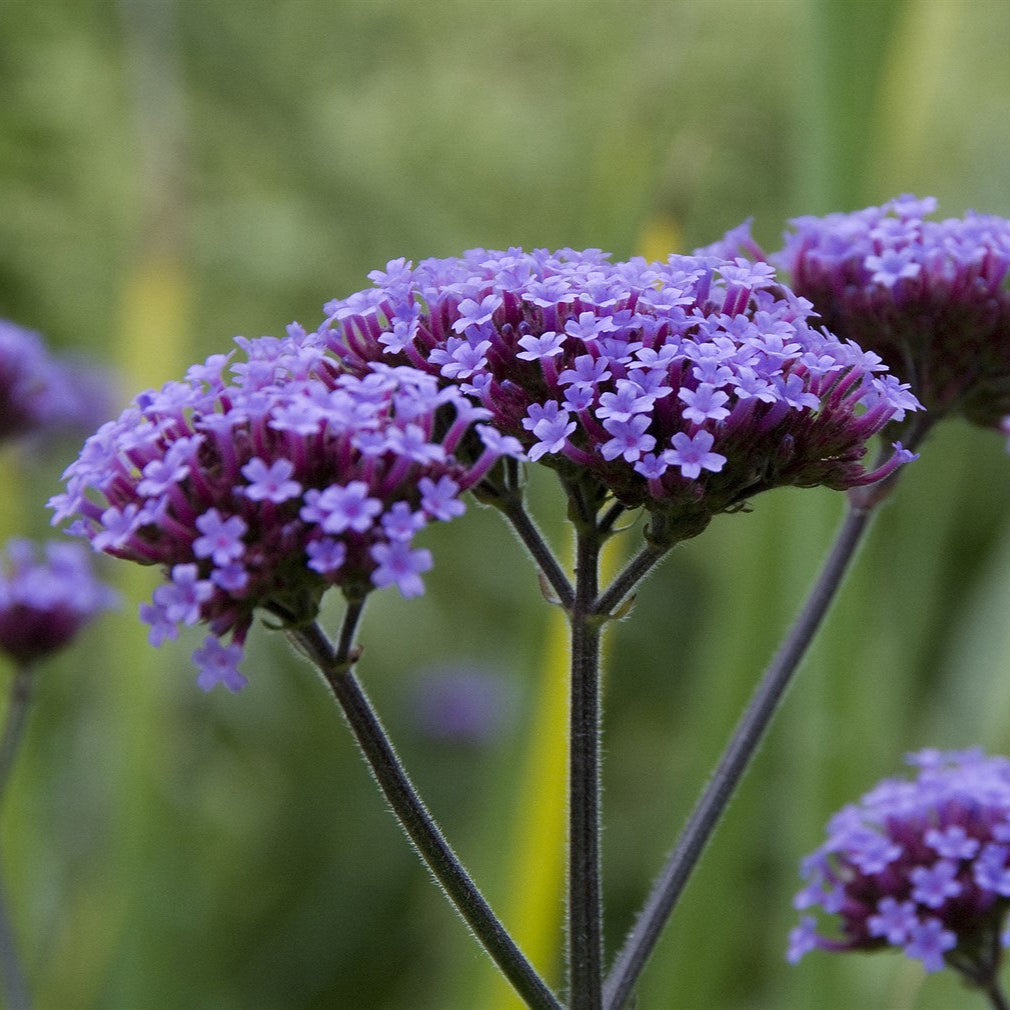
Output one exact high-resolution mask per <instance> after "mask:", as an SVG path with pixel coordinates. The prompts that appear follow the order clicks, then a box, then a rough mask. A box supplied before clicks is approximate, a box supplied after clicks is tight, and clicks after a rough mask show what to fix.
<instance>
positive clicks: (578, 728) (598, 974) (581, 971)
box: [568, 508, 603, 1010]
mask: <svg viewBox="0 0 1010 1010" xmlns="http://www.w3.org/2000/svg"><path fill="white" fill-rule="evenodd" d="M575 511H576V509H575V508H573V512H575ZM575 525H576V547H575V550H576V554H575V599H574V602H573V604H572V608H571V611H570V619H571V627H572V683H571V715H570V730H571V733H570V747H571V750H570V755H569V787H568V788H569V810H568V825H569V828H568V830H569V835H568V852H569V863H568V972H569V979H568V982H569V1001H570V1006H571V1008H572V1010H599V1008H600V1007H601V1006H602V999H603V922H602V920H603V913H602V896H601V879H600V878H601V872H600V638H601V623H602V621H601V618H600V617H599V616H598V615H597V614H596V613H595V610H594V604H595V602H596V596H597V592H598V582H599V559H600V547H601V538H600V535H599V528H598V526H597V523H596V515H595V512H593V514H592V515H591V516H590V515H585V514H583V515H581V516H579V517H578V518H576V524H575Z"/></svg>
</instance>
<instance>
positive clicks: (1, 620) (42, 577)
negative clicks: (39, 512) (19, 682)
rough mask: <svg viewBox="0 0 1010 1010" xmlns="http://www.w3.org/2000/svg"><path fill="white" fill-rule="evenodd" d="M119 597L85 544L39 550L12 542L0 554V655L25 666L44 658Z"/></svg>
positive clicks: (63, 545) (65, 643)
mask: <svg viewBox="0 0 1010 1010" xmlns="http://www.w3.org/2000/svg"><path fill="white" fill-rule="evenodd" d="M40 553H41V555H42V557H41V558H40V557H39V555H40ZM116 599H117V598H116V594H115V593H114V592H113V591H112V590H111V589H109V588H108V586H106V585H105V584H104V583H102V582H100V581H99V580H98V579H97V578H96V577H95V575H94V572H93V571H92V567H91V562H90V558H89V556H88V552H87V551H86V550H84V548H83V547H82V546H81V545H79V544H61V543H55V542H51V543H47V544H46V545H45V546H44V547H43V548H42V550H41V551H40V550H39V548H38V547H37V546H36V545H35V544H33V543H31V542H30V541H28V540H22V539H14V540H10V541H8V542H7V546H6V550H5V552H4V555H2V556H0V651H2V652H4V653H6V654H7V655H8V656H10V657H11V658H12V659H13V660H14V661H15V662H17V663H20V664H22V665H28V664H31V663H34V662H36V661H37V660H39V659H43V658H45V657H46V656H48V655H50V654H51V653H53V652H57V651H59V650H60V649H62V648H65V647H66V646H67V645H69V644H70V642H71V641H72V640H73V638H74V636H75V635H76V634H77V633H78V631H80V629H81V628H82V627H83V626H84V625H85V624H87V623H88V622H89V621H90V620H92V619H93V618H94V617H96V616H97V615H98V614H99V613H100V612H101V611H102V610H106V609H109V608H110V607H112V606H114V605H115V603H116Z"/></svg>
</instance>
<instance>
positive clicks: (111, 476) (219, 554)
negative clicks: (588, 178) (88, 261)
mask: <svg viewBox="0 0 1010 1010" xmlns="http://www.w3.org/2000/svg"><path fill="white" fill-rule="evenodd" d="M301 336H302V334H301V331H300V329H299V328H298V327H296V326H292V327H291V328H290V330H289V336H288V337H287V338H286V339H276V338H271V337H264V338H261V339H259V340H253V341H250V340H245V339H243V338H237V342H238V343H239V345H240V346H241V347H242V348H243V349H244V350H245V352H246V360H236V361H231V355H224V354H218V355H214V356H212V357H211V358H209V359H208V360H207V362H206V363H205V364H203V365H198V366H194V367H193V368H191V369H190V371H189V372H188V374H187V376H186V379H185V381H183V382H170V383H168V384H166V385H165V386H163V387H162V388H161V389H160V390H157V391H155V390H149V391H148V392H146V393H143V394H141V395H140V396H138V397H137V399H136V401H135V402H134V403H133V404H132V405H131V406H130V407H129V408H127V410H126V411H125V412H124V413H123V414H122V415H121V416H120V417H119V419H118V420H116V421H112V422H110V423H108V424H106V425H104V426H103V427H102V428H101V429H99V431H98V432H97V433H96V434H94V435H93V436H92V437H91V438H89V439H88V440H87V442H86V443H85V445H84V449H83V451H82V453H81V455H80V457H79V459H77V460H76V461H75V462H74V463H72V464H71V466H70V467H69V468H68V469H67V471H66V473H65V475H64V477H65V481H66V486H67V490H66V493H64V494H61V495H59V496H57V497H56V498H54V499H53V500H52V502H51V503H50V504H51V505H52V506H53V507H54V508H55V510H56V516H55V519H54V521H55V522H58V521H60V520H62V519H66V518H69V517H76V519H75V521H74V523H73V525H72V527H71V531H72V532H76V533H80V534H83V535H85V536H87V537H88V538H89V539H90V541H91V543H92V545H93V547H94V548H95V549H97V550H101V551H105V552H106V553H109V554H113V555H115V556H116V557H120V558H127V559H130V560H133V561H137V562H140V563H141V564H154V565H160V566H161V567H162V570H163V571H164V573H165V575H166V578H167V581H166V582H165V583H164V584H163V585H161V586H159V587H158V588H157V589H156V590H155V592H154V596H153V599H152V602H151V603H150V604H148V605H145V606H144V607H142V616H143V618H144V620H145V621H147V622H148V623H149V624H150V625H151V631H150V639H151V642H152V643H153V644H155V645H159V644H160V643H161V642H162V641H163V640H165V639H171V638H175V637H176V635H177V632H178V629H179V627H180V626H182V625H192V624H197V623H206V624H207V625H208V626H209V628H210V631H211V635H210V636H209V637H208V638H207V640H206V641H205V642H204V644H203V646H202V647H201V648H200V649H198V650H197V652H196V653H195V655H194V658H195V660H196V663H197V665H198V667H199V669H200V675H199V683H200V684H201V686H203V687H205V688H209V687H211V686H213V685H214V684H216V683H223V684H224V685H225V686H226V687H228V688H230V689H231V690H237V689H238V688H239V687H241V686H242V685H243V684H244V683H245V678H244V677H243V675H242V674H241V673H239V671H238V668H237V664H238V662H239V660H240V658H241V656H242V646H243V643H244V641H245V638H246V634H247V631H248V629H249V627H250V625H251V622H252V619H253V612H254V610H255V609H256V608H257V607H260V608H264V609H265V610H267V611H269V612H271V613H272V614H274V615H276V616H279V617H280V618H281V619H282V620H283V621H286V622H290V623H298V622H301V621H307V620H311V619H313V618H314V617H315V615H316V613H317V611H318V607H319V601H320V598H321V596H322V594H323V593H324V592H325V590H326V589H327V588H328V587H330V586H334V585H336V586H340V587H341V588H342V590H343V591H344V592H345V593H346V594H348V595H349V596H359V597H360V596H362V595H364V594H365V593H367V592H369V591H370V590H371V589H373V588H375V587H383V586H391V585H392V586H396V587H397V588H398V589H399V590H400V592H401V593H402V594H403V595H404V596H408V597H409V596H416V595H418V594H420V593H422V592H423V589H424V586H423V582H422V578H421V576H422V574H423V573H424V572H425V571H427V570H428V569H429V568H430V567H431V564H432V559H431V555H430V553H429V552H428V551H427V550H425V549H423V548H419V547H416V546H414V543H413V541H414V537H415V535H416V534H417V533H418V532H419V531H420V530H421V529H422V528H423V527H424V526H426V525H427V524H428V523H429V522H431V521H432V520H448V519H450V518H452V517H453V516H456V515H458V514H460V513H461V512H462V511H463V503H462V502H461V501H460V495H461V493H462V492H463V491H464V490H466V489H467V488H469V487H471V486H472V485H473V484H474V483H476V482H477V481H479V480H480V479H481V478H482V477H483V476H484V475H485V474H486V473H487V471H488V469H490V467H491V466H492V465H493V464H494V463H495V462H496V461H497V460H498V458H499V457H500V456H501V455H502V453H504V452H510V451H514V452H519V447H518V445H513V444H511V443H509V442H507V441H506V440H503V439H502V438H500V437H499V436H498V435H497V433H495V432H493V431H491V430H490V429H487V428H486V426H484V425H481V424H478V423H476V422H479V421H481V420H483V419H484V418H485V417H486V414H487V412H486V411H483V410H481V409H479V408H475V407H474V406H473V405H472V404H471V403H470V402H469V401H468V400H467V399H466V398H465V397H464V396H463V395H462V394H461V393H460V392H459V391H458V390H455V389H449V390H440V389H439V388H438V384H437V383H436V382H435V380H434V379H433V378H432V377H431V376H428V375H425V374H424V373H422V372H419V371H417V370H416V369H413V368H409V367H403V368H397V367H389V366H386V365H383V364H381V363H379V364H377V365H376V366H375V368H373V369H372V370H370V371H369V372H367V374H362V375H360V376H357V375H349V374H346V373H341V372H340V370H339V368H338V367H336V363H335V362H334V361H333V359H332V358H330V357H329V356H327V355H326V354H324V353H323V352H322V351H321V350H320V349H319V348H313V347H308V346H305V345H304V344H303V343H302V341H301V340H300V337H301ZM464 439H466V440H467V453H466V454H465V457H466V460H467V462H465V463H464V462H461V457H459V456H457V455H456V451H457V449H459V448H460V447H461V445H462V443H463V441H464ZM473 443H475V444H476V446H477V449H476V450H474V448H473ZM225 636H230V642H229V643H228V644H225V642H224V641H222V639H224V638H225Z"/></svg>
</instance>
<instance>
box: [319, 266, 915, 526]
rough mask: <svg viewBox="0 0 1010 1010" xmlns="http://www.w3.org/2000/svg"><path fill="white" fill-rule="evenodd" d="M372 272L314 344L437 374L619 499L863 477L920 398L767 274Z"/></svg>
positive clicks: (478, 269)
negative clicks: (368, 284)
mask: <svg viewBox="0 0 1010 1010" xmlns="http://www.w3.org/2000/svg"><path fill="white" fill-rule="evenodd" d="M370 278H371V279H372V281H373V282H374V285H375V286H374V287H373V288H372V289H369V290H365V291H361V292H358V293H357V294H354V295H351V296H350V297H348V298H345V299H342V300H340V301H335V302H331V303H330V304H328V305H327V306H326V312H327V314H328V318H327V320H326V322H325V323H324V325H323V326H322V327H320V329H319V331H318V333H317V334H315V335H314V337H315V340H316V342H317V343H318V344H319V345H320V346H325V347H327V348H328V349H330V350H332V351H334V352H335V353H336V354H337V355H338V356H339V357H340V358H341V360H342V361H343V362H344V363H345V365H346V367H348V368H349V369H351V370H352V371H354V372H356V373H358V374H363V373H364V372H366V371H367V370H368V369H369V368H371V367H373V365H374V363H375V362H377V361H387V362H391V363H396V364H410V365H413V366H415V367H416V368H418V369H421V370H423V371H425V372H427V373H429V374H431V375H433V376H436V377H437V378H438V380H439V382H440V383H441V384H442V385H443V386H449V387H456V388H458V389H460V390H461V391H462V392H464V393H465V394H466V395H467V396H469V397H471V398H472V399H473V401H474V402H475V403H479V404H480V405H482V406H483V407H485V408H486V409H487V410H488V411H489V413H490V416H491V422H492V423H493V424H494V426H495V427H496V428H497V429H498V430H499V431H500V432H502V433H503V434H505V435H508V436H511V437H513V438H515V439H517V440H518V441H519V442H520V443H521V444H522V446H523V447H524V449H525V450H526V453H527V454H528V457H529V458H530V459H531V460H539V461H541V462H542V463H544V464H547V465H549V466H552V467H554V468H555V469H557V470H558V471H560V472H561V473H562V475H567V476H572V477H577V476H581V475H585V474H590V475H592V476H593V477H594V478H595V479H596V480H597V481H598V482H599V485H600V486H602V487H603V488H604V489H605V490H606V492H609V493H610V494H612V495H614V496H615V497H616V498H617V499H618V500H619V501H620V502H622V503H623V504H625V505H626V506H628V507H636V506H640V505H644V506H645V507H646V508H648V509H651V510H656V511H665V512H666V513H667V514H668V515H670V516H672V517H674V518H676V519H682V518H684V517H687V518H690V517H692V516H695V517H698V518H699V519H700V520H701V525H703V523H704V522H705V521H707V519H708V518H710V517H711V516H713V515H716V514H718V513H719V512H722V511H725V510H728V509H732V508H734V507H738V506H739V505H740V503H742V502H744V501H745V500H746V499H748V498H750V497H751V496H752V495H754V494H756V493H758V492H760V491H762V490H765V489H768V488H772V487H777V486H785V485H797V486H816V485H824V486H827V487H831V488H836V489H847V488H850V487H855V486H860V485H863V484H867V483H872V482H874V481H877V480H879V479H881V478H882V477H884V476H886V475H887V474H889V473H890V472H892V471H893V470H894V468H895V467H897V466H898V465H899V464H900V463H902V462H904V461H905V460H906V459H908V458H909V455H910V454H908V453H907V452H905V451H903V450H902V449H901V448H900V446H899V447H896V450H895V452H894V454H893V455H892V456H891V457H890V459H889V460H887V461H886V462H885V463H883V464H882V465H880V466H878V467H877V468H876V469H868V468H866V467H864V466H863V465H862V463H861V460H862V458H863V456H864V454H865V452H866V443H867V441H868V440H869V439H871V438H872V436H874V435H875V434H876V433H877V432H879V431H880V430H881V429H882V428H883V427H884V426H885V425H886V424H888V423H889V422H890V421H892V420H901V419H902V418H903V417H904V416H905V412H906V411H911V410H917V409H919V404H918V401H917V400H916V398H915V397H914V396H913V395H911V393H910V392H909V391H908V389H907V387H906V386H903V385H902V384H901V383H899V382H898V381H897V380H896V379H895V378H894V376H892V375H889V374H887V373H886V371H885V368H884V366H883V365H882V363H881V361H880V358H879V357H878V356H877V355H874V354H866V353H864V352H863V351H862V350H861V349H860V348H859V347H858V346H857V345H856V344H855V343H853V342H851V341H842V340H839V339H836V338H835V337H834V336H832V335H831V334H830V333H828V332H826V331H824V330H819V329H815V328H814V327H813V326H812V325H811V323H810V317H811V309H810V306H809V303H807V302H805V301H803V300H802V299H799V298H797V297H795V296H794V295H793V294H792V292H790V291H789V290H788V289H786V288H784V287H783V286H782V285H781V284H779V283H777V282H776V280H775V276H774V272H773V270H772V268H771V267H769V266H768V265H767V264H764V263H750V262H748V261H746V260H744V259H742V258H739V259H736V260H735V261H730V260H726V259H720V258H718V257H714V256H698V257H688V256H671V257H670V259H669V260H668V261H667V262H665V263H648V262H646V261H645V260H643V259H634V260H631V261H629V262H624V263H611V262H610V261H609V259H608V258H607V256H606V255H605V254H603V253H601V252H600V251H599V250H592V249H591V250H587V251H585V252H575V251H572V250H561V251H558V252H555V253H550V252H546V251H534V252H532V253H524V252H522V251H521V250H518V249H511V250H508V251H505V252H493V251H487V250H483V249H477V250H472V251H470V252H468V253H466V254H465V255H464V256H463V257H461V258H459V259H447V260H425V261H423V262H421V263H420V264H418V266H417V267H416V268H415V267H413V266H412V265H411V264H409V263H407V262H405V261H403V260H398V261H395V262H391V263H389V264H387V266H386V269H385V271H376V272H374V273H372V274H371V275H370ZM309 340H310V342H311V340H312V338H311V337H310V338H309Z"/></svg>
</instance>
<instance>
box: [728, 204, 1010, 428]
mask: <svg viewBox="0 0 1010 1010" xmlns="http://www.w3.org/2000/svg"><path fill="white" fill-rule="evenodd" d="M936 208H937V202H936V200H935V199H933V198H932V197H927V198H925V199H918V198H917V197H914V196H900V197H897V198H895V199H893V200H890V201H888V202H887V203H885V204H884V205H883V206H881V207H867V208H865V209H863V210H859V211H855V212H853V213H836V214H828V215H827V216H825V217H809V216H808V217H799V218H795V219H794V220H793V221H791V222H790V224H791V226H792V228H791V230H790V231H787V232H786V235H785V244H784V246H783V248H782V249H781V250H780V251H779V252H778V253H773V254H772V255H771V256H769V257H768V258H769V259H770V260H771V262H773V263H775V264H776V265H778V266H780V267H781V268H782V269H784V270H785V271H786V273H787V274H788V275H789V278H790V285H791V286H792V288H793V290H794V291H795V292H796V294H798V295H800V296H801V297H803V298H809V299H810V301H811V302H812V303H813V306H814V309H815V310H816V311H817V313H818V314H819V316H820V318H821V320H822V322H823V323H824V325H825V326H826V327H827V328H828V329H829V330H831V332H832V333H836V334H837V335H838V336H840V337H842V338H843V339H849V340H854V341H855V342H856V343H858V344H859V346H860V347H862V348H863V349H864V350H870V351H875V352H876V353H878V354H879V355H880V356H881V357H882V358H883V359H884V361H885V362H886V364H887V366H888V368H889V369H890V370H891V371H892V372H894V373H895V374H897V375H898V376H900V377H901V379H902V380H903V381H905V382H908V383H909V384H910V385H911V387H912V391H913V392H914V393H915V395H916V396H917V397H918V398H919V400H920V401H921V402H922V404H923V406H924V407H925V408H926V415H925V417H926V422H927V424H928V423H932V422H935V421H937V420H939V419H941V418H942V417H944V416H962V417H964V418H965V419H967V420H968V421H970V422H971V423H973V424H977V425H980V426H981V427H984V428H997V429H998V428H1001V427H1003V425H1004V419H1005V418H1006V417H1007V415H1010V287H1008V277H1010V220H1007V219H1006V218H1002V217H997V216H995V215H991V214H977V213H968V214H966V215H965V216H964V217H961V218H946V219H943V220H939V221H937V220H929V215H931V214H933V213H934V212H935V211H936ZM734 239H735V241H736V244H737V247H738V248H740V247H742V248H744V249H748V250H749V251H751V252H753V249H750V246H752V243H750V242H749V237H748V234H747V232H746V229H741V230H738V231H737V232H736V233H735V234H732V235H731V236H727V240H728V241H733V240H734Z"/></svg>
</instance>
